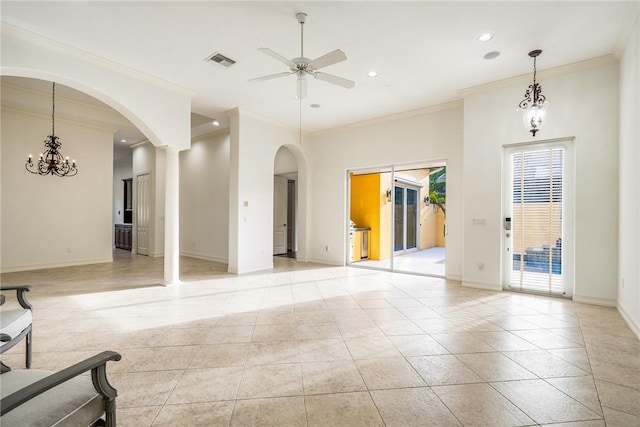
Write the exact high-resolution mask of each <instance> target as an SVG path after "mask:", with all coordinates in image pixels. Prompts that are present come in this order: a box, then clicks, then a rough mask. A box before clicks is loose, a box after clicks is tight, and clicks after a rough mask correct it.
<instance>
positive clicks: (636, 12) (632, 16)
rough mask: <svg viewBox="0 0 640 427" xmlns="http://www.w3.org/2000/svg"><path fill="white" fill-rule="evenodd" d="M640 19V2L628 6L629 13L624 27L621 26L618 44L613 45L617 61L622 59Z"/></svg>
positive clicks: (623, 23)
mask: <svg viewBox="0 0 640 427" xmlns="http://www.w3.org/2000/svg"><path fill="white" fill-rule="evenodd" d="M638 19H640V2H638V1H634V2H630V3H629V5H628V6H627V12H626V13H625V15H624V19H623V21H622V25H620V31H619V32H618V37H617V38H616V42H615V43H614V44H613V51H612V53H613V56H614V57H615V58H616V59H618V60H620V58H621V57H622V53H623V52H624V48H625V47H626V46H627V43H628V42H629V37H630V36H631V31H632V30H633V27H634V26H635V23H636V21H637V20H638Z"/></svg>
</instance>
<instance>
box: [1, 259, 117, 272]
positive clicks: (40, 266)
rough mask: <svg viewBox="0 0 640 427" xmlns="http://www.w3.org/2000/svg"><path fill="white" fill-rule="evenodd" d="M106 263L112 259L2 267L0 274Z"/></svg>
mask: <svg viewBox="0 0 640 427" xmlns="http://www.w3.org/2000/svg"><path fill="white" fill-rule="evenodd" d="M107 262H113V258H112V257H109V258H96V259H82V260H75V261H66V262H51V263H47V264H30V265H29V264H27V265H16V266H9V267H2V268H1V269H0V273H15V272H18V271H31V270H44V269H47V268H60V267H76V266H78V265H89V264H104V263H107Z"/></svg>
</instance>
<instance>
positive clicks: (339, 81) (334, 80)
mask: <svg viewBox="0 0 640 427" xmlns="http://www.w3.org/2000/svg"><path fill="white" fill-rule="evenodd" d="M313 77H315V78H316V79H318V80H322V81H323V82H327V83H331V84H334V85H338V86H342V87H343V88H346V89H351V88H352V87H354V86H355V85H356V82H354V81H353V80H347V79H343V78H342V77H338V76H334V75H333V74H327V73H321V72H320V71H318V72H315V73H313Z"/></svg>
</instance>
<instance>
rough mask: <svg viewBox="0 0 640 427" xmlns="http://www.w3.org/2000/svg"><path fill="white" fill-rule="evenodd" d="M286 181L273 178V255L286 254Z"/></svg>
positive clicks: (281, 178)
mask: <svg viewBox="0 0 640 427" xmlns="http://www.w3.org/2000/svg"><path fill="white" fill-rule="evenodd" d="M288 185H289V184H288V179H287V178H285V177H284V176H274V177H273V254H274V255H279V254H285V253H287V192H288Z"/></svg>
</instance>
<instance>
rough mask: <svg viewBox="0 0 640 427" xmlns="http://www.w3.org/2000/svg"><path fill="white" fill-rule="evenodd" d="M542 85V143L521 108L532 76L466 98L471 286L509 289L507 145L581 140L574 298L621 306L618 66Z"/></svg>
mask: <svg viewBox="0 0 640 427" xmlns="http://www.w3.org/2000/svg"><path fill="white" fill-rule="evenodd" d="M541 58H542V60H544V56H542V57H541ZM538 82H539V83H540V84H541V85H542V90H543V93H544V94H545V95H546V96H547V100H548V101H549V102H550V107H549V112H548V117H547V121H546V123H545V125H544V127H543V128H542V130H540V131H539V132H538V134H537V135H536V137H535V139H534V138H532V137H531V134H530V133H529V132H528V130H527V129H526V128H525V127H524V126H523V125H522V120H521V115H520V113H519V112H517V111H516V107H517V105H518V103H519V102H520V100H521V99H522V97H523V94H524V89H526V87H527V85H529V84H531V77H527V78H524V77H523V78H522V79H517V80H516V81H513V82H511V83H509V84H506V85H505V86H490V87H488V88H479V89H478V90H477V91H471V92H468V93H467V94H466V96H465V98H464V160H463V162H464V173H463V174H464V268H463V280H464V284H466V285H468V286H477V287H488V288H492V289H501V287H502V284H501V250H502V248H501V245H502V204H501V203H502V202H501V198H502V173H501V171H502V164H501V161H502V147H503V145H505V144H514V143H520V142H527V141H544V140H546V139H553V138H565V137H571V136H575V142H574V148H575V199H574V200H575V204H574V205H575V206H574V207H575V227H574V228H575V247H576V250H575V293H574V299H575V300H578V301H583V302H593V303H600V304H607V305H610V304H615V299H616V283H615V279H614V278H615V277H617V253H618V248H617V229H618V185H617V175H618V67H617V64H616V63H615V62H614V61H613V60H610V59H604V60H603V61H602V64H601V65H597V66H593V67H592V68H588V69H583V70H579V71H575V72H571V73H555V74H553V73H547V74H545V73H538ZM473 218H482V219H486V227H472V226H471V221H472V219H473ZM479 264H483V266H484V268H482V269H480V268H478V267H479Z"/></svg>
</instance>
